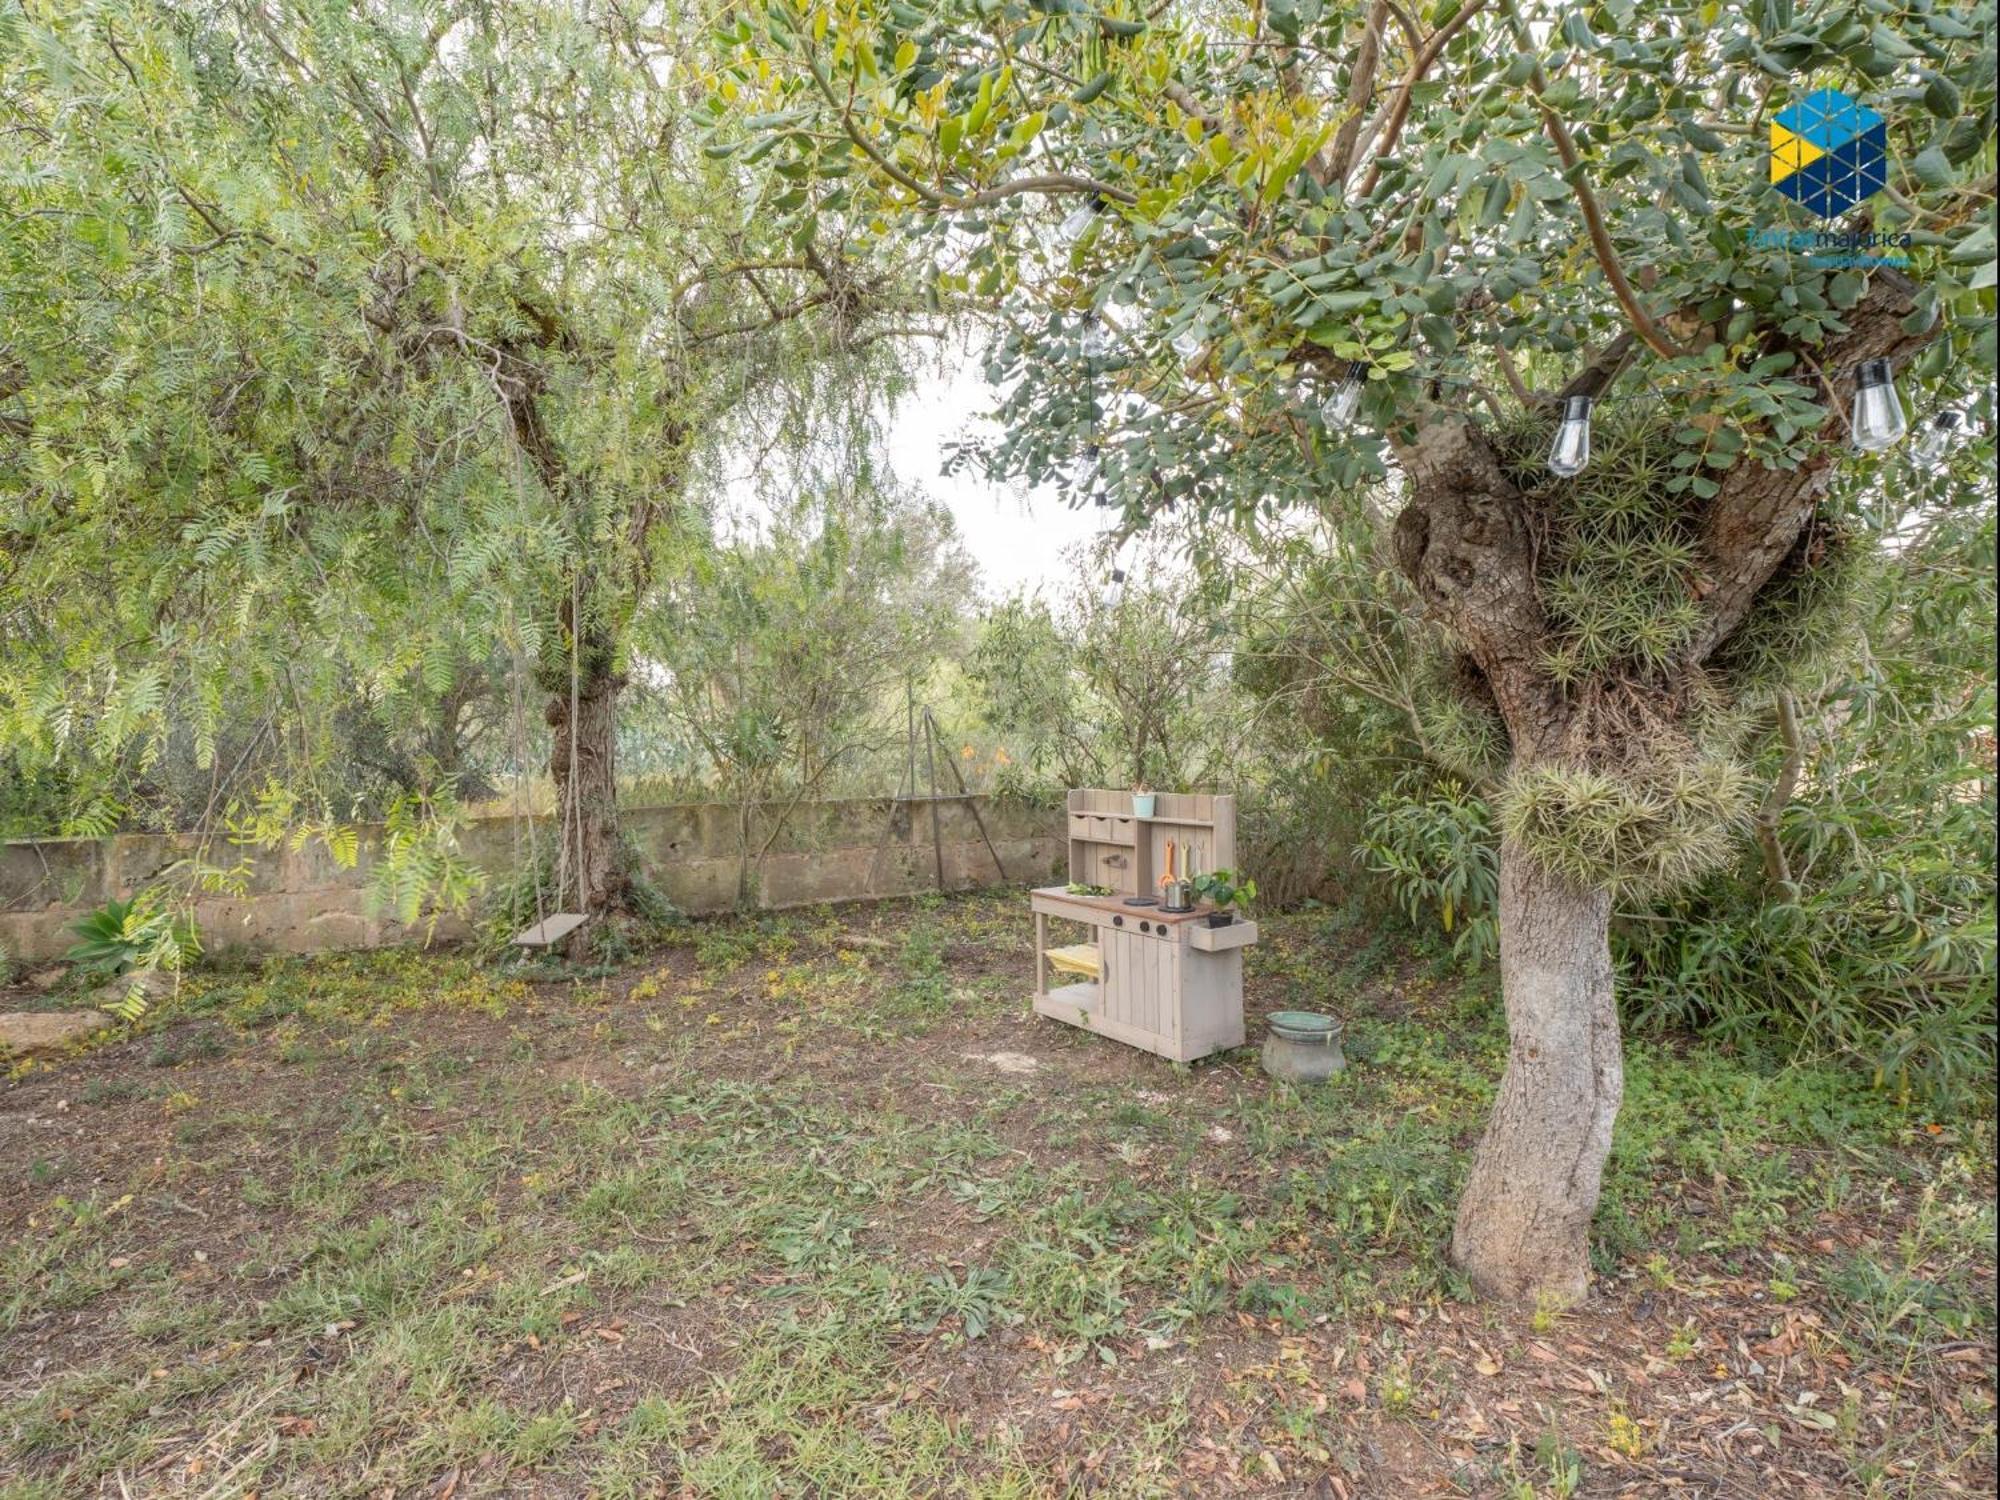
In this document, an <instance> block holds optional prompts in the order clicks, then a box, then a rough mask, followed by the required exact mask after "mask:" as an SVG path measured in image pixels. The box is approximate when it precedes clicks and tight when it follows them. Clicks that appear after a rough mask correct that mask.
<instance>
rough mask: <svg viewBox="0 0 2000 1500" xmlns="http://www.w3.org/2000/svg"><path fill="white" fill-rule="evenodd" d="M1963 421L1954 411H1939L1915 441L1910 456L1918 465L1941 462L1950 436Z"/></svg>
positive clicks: (1949, 441)
mask: <svg viewBox="0 0 2000 1500" xmlns="http://www.w3.org/2000/svg"><path fill="white" fill-rule="evenodd" d="M1964 420H1965V419H1964V418H1963V417H1961V416H1959V414H1958V413H1957V412H1955V411H1941V412H1939V413H1938V414H1937V415H1936V416H1934V417H1932V418H1931V422H1930V426H1928V427H1926V428H1925V429H1924V435H1923V436H1922V437H1920V438H1918V439H1917V441H1916V446H1915V447H1914V448H1912V449H1911V450H1910V456H1911V457H1913V458H1914V459H1916V461H1917V462H1918V463H1920V464H1925V465H1930V464H1935V463H1937V462H1938V461H1939V460H1941V459H1942V458H1943V457H1944V456H1945V453H1946V451H1947V450H1948V449H1949V448H1950V447H1951V444H1952V436H1953V434H1954V433H1956V432H1957V431H1958V426H1959V423H1960V422H1962V421H1964Z"/></svg>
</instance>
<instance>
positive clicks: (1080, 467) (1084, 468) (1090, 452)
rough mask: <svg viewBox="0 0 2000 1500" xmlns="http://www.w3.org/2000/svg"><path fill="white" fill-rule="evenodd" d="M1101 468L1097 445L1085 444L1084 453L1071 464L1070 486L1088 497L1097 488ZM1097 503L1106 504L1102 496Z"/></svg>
mask: <svg viewBox="0 0 2000 1500" xmlns="http://www.w3.org/2000/svg"><path fill="white" fill-rule="evenodd" d="M1099 467H1100V463H1099V452H1098V447H1097V444H1095V443H1086V444H1084V448H1083V451H1082V452H1081V453H1079V454H1078V455H1077V456H1076V457H1075V458H1074V459H1073V460H1071V462H1070V466H1069V485H1070V488H1071V489H1073V490H1075V491H1076V492H1077V493H1078V494H1082V495H1087V494H1089V493H1091V491H1093V490H1095V489H1096V488H1097V473H1098V469H1099ZM1097 503H1098V504H1099V505H1102V504H1104V499H1103V497H1102V496H1099V497H1098V501H1097Z"/></svg>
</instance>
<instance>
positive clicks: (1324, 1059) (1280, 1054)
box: [1263, 1010, 1347, 1084]
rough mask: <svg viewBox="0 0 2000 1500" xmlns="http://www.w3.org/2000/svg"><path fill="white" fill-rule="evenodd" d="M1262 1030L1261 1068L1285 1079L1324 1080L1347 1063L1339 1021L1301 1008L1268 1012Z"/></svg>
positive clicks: (1293, 1081)
mask: <svg viewBox="0 0 2000 1500" xmlns="http://www.w3.org/2000/svg"><path fill="white" fill-rule="evenodd" d="M1269 1027H1270V1029H1269V1030H1268V1031H1266V1032H1265V1033H1264V1051H1263V1063H1264V1071H1265V1072H1266V1073H1268V1074H1270V1075H1271V1077H1273V1078H1276V1079H1280V1080H1282V1081H1283V1082H1285V1083H1299V1084H1304V1083H1324V1082H1326V1080H1327V1079H1329V1078H1331V1077H1333V1075H1334V1074H1336V1073H1338V1072H1340V1071H1341V1070H1342V1069H1344V1068H1345V1067H1346V1066H1347V1058H1346V1057H1345V1056H1344V1055H1343V1054H1342V1053H1341V1050H1340V1022H1339V1021H1337V1020H1335V1019H1334V1018H1333V1017H1332V1016H1318V1015H1314V1014H1313V1013H1312V1012H1310V1011H1304V1010H1281V1011H1278V1012H1276V1013H1275V1014H1273V1015H1272V1017H1271V1019H1270V1022H1269Z"/></svg>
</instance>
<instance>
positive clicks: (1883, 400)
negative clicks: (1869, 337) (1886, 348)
mask: <svg viewBox="0 0 2000 1500" xmlns="http://www.w3.org/2000/svg"><path fill="white" fill-rule="evenodd" d="M1909 426H1910V424H1909V419H1908V418H1907V417H1905V416H1904V415H1903V401H1902V398H1901V397H1900V396H1898V395H1897V394H1896V376H1895V372H1894V371H1893V370H1892V369H1891V368H1890V367H1889V361H1888V360H1886V359H1864V360H1863V361H1861V368H1860V369H1858V370H1856V371H1855V373H1854V415H1853V416H1852V417H1851V418H1850V419H1849V420H1848V430H1849V432H1850V433H1851V434H1852V436H1853V438H1854V446H1855V447H1856V448H1859V449H1860V450H1861V451H1862V452H1863V453H1875V452H1879V451H1880V450H1881V449H1883V448H1886V447H1888V446H1889V445H1890V444H1891V443H1893V442H1895V441H1896V440H1897V439H1898V438H1900V437H1901V436H1902V435H1903V434H1904V433H1905V432H1907V431H1908V430H1909Z"/></svg>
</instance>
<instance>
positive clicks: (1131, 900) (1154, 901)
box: [1125, 896, 1160, 906]
mask: <svg viewBox="0 0 2000 1500" xmlns="http://www.w3.org/2000/svg"><path fill="white" fill-rule="evenodd" d="M1125 904H1126V905H1127V906H1158V905H1159V904H1160V898H1159V897H1158V896H1127V897H1126V898H1125Z"/></svg>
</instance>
